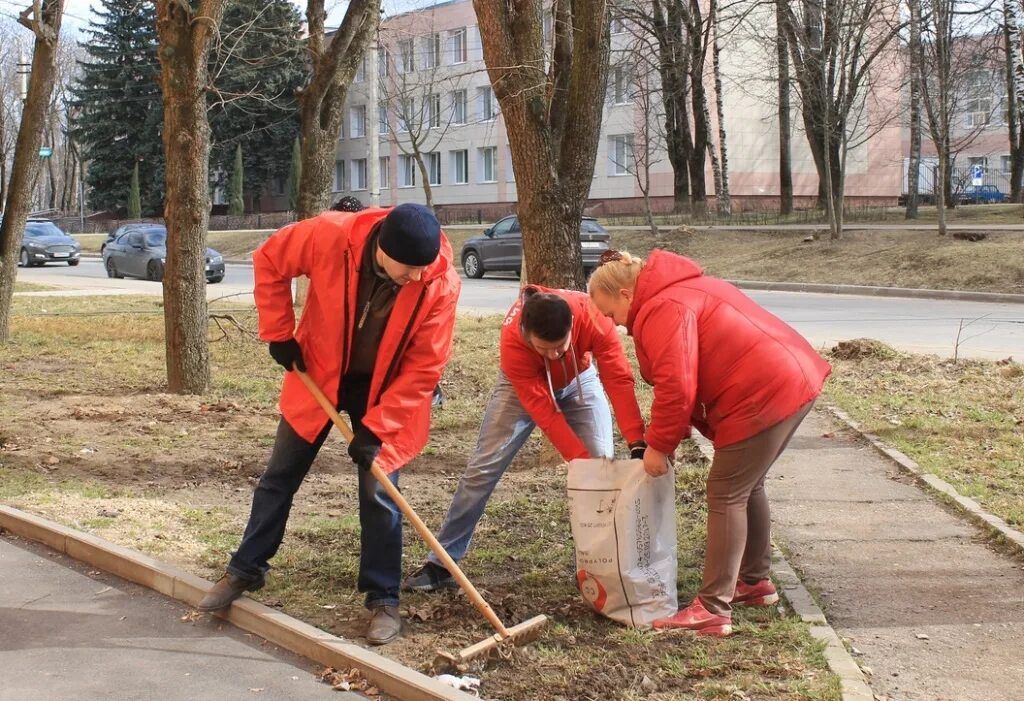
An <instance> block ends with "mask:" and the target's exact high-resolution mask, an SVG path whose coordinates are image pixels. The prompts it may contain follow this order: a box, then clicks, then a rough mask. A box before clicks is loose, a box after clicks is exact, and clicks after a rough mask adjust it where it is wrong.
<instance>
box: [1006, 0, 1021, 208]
mask: <svg viewBox="0 0 1024 701" xmlns="http://www.w3.org/2000/svg"><path fill="white" fill-rule="evenodd" d="M1019 11H1020V0H1003V40H1004V49H1005V51H1006V106H1007V119H1006V123H1007V127H1008V129H1009V135H1010V201H1011V202H1020V201H1021V180H1022V176H1024V144H1022V143H1021V142H1022V140H1024V134H1022V133H1021V126H1022V125H1021V119H1024V56H1022V53H1021V32H1020V12H1019Z"/></svg>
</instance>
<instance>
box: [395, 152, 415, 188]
mask: <svg viewBox="0 0 1024 701" xmlns="http://www.w3.org/2000/svg"><path fill="white" fill-rule="evenodd" d="M398 187H416V159H415V158H413V157H412V156H399V157H398Z"/></svg>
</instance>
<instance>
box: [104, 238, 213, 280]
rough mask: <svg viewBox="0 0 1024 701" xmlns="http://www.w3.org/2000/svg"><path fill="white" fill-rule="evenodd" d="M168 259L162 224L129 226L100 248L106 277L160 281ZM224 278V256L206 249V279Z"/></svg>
mask: <svg viewBox="0 0 1024 701" xmlns="http://www.w3.org/2000/svg"><path fill="white" fill-rule="evenodd" d="M166 260H167V227H165V226H164V225H163V224H148V225H140V226H132V227H131V228H128V229H127V230H126V231H124V232H123V233H121V234H120V235H119V236H117V237H116V238H115V239H114V240H113V241H108V242H107V244H106V246H105V247H104V249H103V267H105V268H106V269H107V277H116V278H122V277H138V278H145V279H146V280H154V281H157V282H159V281H160V280H163V279H164V263H165V262H166ZM223 279H224V256H222V255H221V254H219V253H217V251H215V250H213V249H212V248H207V249H206V280H207V282H211V283H213V282H220V281H221V280H223Z"/></svg>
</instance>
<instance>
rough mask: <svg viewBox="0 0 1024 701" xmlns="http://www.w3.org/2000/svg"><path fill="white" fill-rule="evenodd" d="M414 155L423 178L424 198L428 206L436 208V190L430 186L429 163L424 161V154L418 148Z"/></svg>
mask: <svg viewBox="0 0 1024 701" xmlns="http://www.w3.org/2000/svg"><path fill="white" fill-rule="evenodd" d="M413 157H414V158H415V159H416V166H417V167H418V168H419V171H420V177H421V178H423V199H424V203H425V204H426V205H427V206H428V207H430V208H431V209H433V208H434V191H433V190H432V189H431V187H430V173H428V172H427V164H426V163H424V162H423V154H422V153H420V151H419V149H418V148H417V149H416V152H415V154H414V156H413Z"/></svg>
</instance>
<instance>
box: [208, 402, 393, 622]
mask: <svg viewBox="0 0 1024 701" xmlns="http://www.w3.org/2000/svg"><path fill="white" fill-rule="evenodd" d="M366 396H367V388H365V387H356V388H354V389H348V390H345V391H343V393H342V397H341V400H340V402H339V406H338V408H339V410H343V411H345V412H346V413H347V414H348V415H349V418H350V419H351V420H352V424H353V426H352V428H353V429H354V430H359V427H360V426H361V422H362V418H363V416H364V415H365V414H366ZM332 430H336V429H334V425H333V424H331V423H328V424H327V426H325V427H324V429H323V430H322V431H321V432H320V434H319V435H318V436H317V437H316V440H315V441H313V443H309V442H307V441H306V440H304V439H303V438H302V437H301V436H299V435H298V434H296V433H295V431H294V430H292V427H291V426H289V425H288V422H287V421H285V420H284V419H283V418H282V419H281V423H280V424H278V427H277V439H276V440H275V441H274V450H273V453H272V454H271V456H270V462H269V463H268V465H267V469H266V471H265V472H264V473H263V476H262V477H260V481H259V484H257V485H256V491H255V493H254V494H253V498H252V512H251V513H250V515H249V523H248V524H247V525H246V527H245V534H244V535H243V536H242V542H241V544H240V545H239V546H238V550H237V551H236V552H235V553H234V555H233V556H232V557H231V562H230V563H229V564H228V568H227V569H228V572H230V573H231V574H233V575H235V576H236V577H241V578H243V579H257V578H259V577H262V576H263V574H264V573H266V572H267V570H269V569H270V565H269V564H268V562H267V561H268V560H270V558H272V557H273V556H274V555H275V554H276V553H277V549H278V548H279V547H280V546H281V541H282V540H283V539H284V529H285V524H286V523H287V522H288V514H289V513H290V511H291V508H292V499H293V498H294V497H295V493H296V492H297V491H298V490H299V486H300V485H301V484H302V481H303V480H304V479H305V477H306V473H308V472H309V468H310V466H311V465H312V464H313V460H314V459H315V458H316V456H317V453H319V452H320V446H322V445H323V443H324V440H325V439H326V438H327V435H328V434H329V433H330V432H331V431H332ZM354 469H355V470H356V472H358V473H359V525H360V529H361V533H360V539H361V545H362V547H361V550H360V555H359V583H358V586H359V591H360V592H363V593H365V594H366V606H367V607H368V608H375V607H377V606H385V605H387V606H397V605H398V589H399V586H400V584H401V578H402V514H401V512H400V511H399V509H398V507H397V506H396V505H395V503H394V502H393V501H392V500H391V497H389V496H388V495H387V493H386V492H385V491H384V488H383V487H382V486H381V485H380V484H379V483H378V482H377V480H376V479H375V478H374V477H373V475H371V474H370V473H369V472H364V471H363V470H360V469H359V468H354ZM389 477H390V478H391V481H392V483H394V485H395V486H398V473H397V472H393V473H391V475H389Z"/></svg>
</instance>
